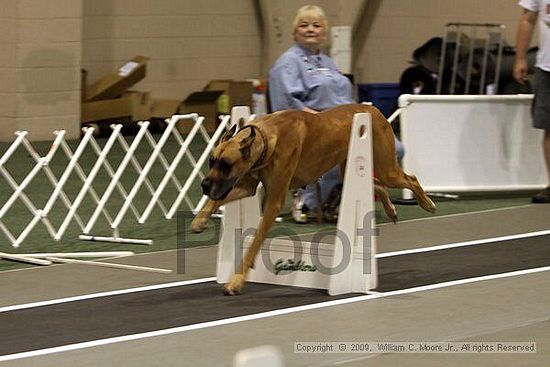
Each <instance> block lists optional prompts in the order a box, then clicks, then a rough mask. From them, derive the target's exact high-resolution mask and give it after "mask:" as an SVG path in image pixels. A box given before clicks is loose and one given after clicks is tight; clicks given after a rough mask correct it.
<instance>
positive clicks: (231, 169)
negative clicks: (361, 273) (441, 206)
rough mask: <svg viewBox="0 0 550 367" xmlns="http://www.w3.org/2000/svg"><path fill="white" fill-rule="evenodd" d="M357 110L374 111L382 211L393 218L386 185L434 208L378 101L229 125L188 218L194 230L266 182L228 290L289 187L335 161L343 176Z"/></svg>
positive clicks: (240, 278) (235, 287)
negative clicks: (406, 165)
mask: <svg viewBox="0 0 550 367" xmlns="http://www.w3.org/2000/svg"><path fill="white" fill-rule="evenodd" d="M360 112H369V113H370V114H371V117H372V134H373V137H372V141H373V154H374V155H373V162H374V170H375V172H376V179H375V192H376V194H377V195H378V196H379V198H380V200H381V201H382V203H383V205H384V210H385V212H386V214H387V215H388V216H389V217H390V218H391V219H392V220H393V221H396V220H397V211H396V209H395V207H394V206H393V204H392V203H391V202H390V199H389V197H388V192H387V191H386V188H385V187H393V188H407V189H410V190H412V191H413V193H414V194H415V196H416V198H417V200H418V202H419V204H420V206H421V207H422V208H424V209H425V210H427V211H430V212H433V211H435V204H434V203H433V201H432V200H431V199H430V198H428V196H427V195H426V193H425V192H424V190H423V189H422V187H421V186H420V184H419V183H418V181H417V179H416V177H414V176H409V175H407V174H405V173H404V172H403V171H402V170H401V168H400V166H399V164H398V163H397V158H396V155H395V142H394V138H393V131H392V129H391V126H390V124H389V123H388V121H387V120H386V119H385V118H384V116H383V115H382V113H380V111H378V109H376V108H375V107H372V106H368V105H362V104H350V105H343V106H339V107H335V108H333V109H330V110H328V111H325V112H321V113H318V114H313V113H308V112H302V111H295V110H287V111H279V112H275V113H272V114H269V115H265V116H262V117H260V118H258V119H256V120H254V121H252V122H251V123H250V124H249V125H247V126H246V127H244V128H242V129H241V130H239V131H238V132H237V133H236V134H235V135H233V134H234V133H235V127H234V128H233V129H232V130H231V131H228V132H227V133H226V134H225V135H224V136H223V137H222V138H221V140H220V143H219V144H218V146H217V147H216V148H215V149H214V151H213V153H212V157H211V159H210V171H209V172H208V175H207V177H206V178H205V179H204V180H203V182H202V188H203V192H204V193H205V194H206V195H208V196H209V197H210V200H208V202H207V204H206V205H205V207H204V208H203V210H202V211H201V212H200V213H198V214H197V216H196V217H195V219H194V220H193V223H192V229H193V231H195V232H200V231H202V230H204V228H205V227H206V223H207V221H208V218H209V217H210V215H211V214H212V213H213V212H214V211H215V210H216V209H217V208H218V207H219V206H220V205H223V204H225V203H227V202H230V201H234V200H238V199H241V198H244V197H247V196H253V195H254V194H255V192H256V188H257V186H258V184H259V183H260V182H262V184H263V186H264V187H265V195H266V196H265V205H264V211H263V217H262V219H261V220H260V224H259V226H258V229H257V231H256V235H255V238H254V240H253V242H252V244H251V246H250V249H249V251H247V253H246V255H245V256H244V259H243V262H242V264H241V268H240V269H238V270H237V272H236V274H234V275H233V277H232V278H231V280H230V282H229V283H227V284H226V285H225V292H226V294H230V295H234V294H237V293H238V292H239V291H240V290H241V289H242V287H243V286H244V283H245V278H246V275H247V273H248V271H249V269H250V268H251V267H253V266H254V259H255V258H256V255H257V254H258V251H259V250H260V247H261V245H262V243H263V241H264V239H265V236H266V234H267V231H268V230H269V228H270V227H271V225H272V224H273V222H274V220H275V218H276V217H277V215H278V214H279V212H280V210H281V208H282V207H283V205H284V203H285V199H286V193H287V191H288V190H289V189H298V188H300V187H302V186H304V185H307V184H309V183H312V182H315V181H316V180H317V179H318V178H319V177H320V176H321V175H323V174H324V173H325V172H327V171H328V170H329V169H330V168H332V167H334V166H335V165H337V164H338V165H340V171H341V174H342V177H344V175H343V172H344V169H345V165H346V159H347V154H348V145H349V139H350V134H351V125H352V121H353V116H354V114H356V113H360Z"/></svg>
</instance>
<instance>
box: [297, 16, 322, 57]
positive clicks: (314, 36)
mask: <svg viewBox="0 0 550 367" xmlns="http://www.w3.org/2000/svg"><path fill="white" fill-rule="evenodd" d="M325 37H326V29H325V27H324V26H323V23H322V22H321V21H319V19H314V18H304V19H302V20H300V22H298V26H297V27H296V30H295V32H294V39H295V40H296V42H298V43H299V44H301V45H302V46H304V47H306V48H309V49H311V50H315V51H316V50H318V49H319V47H320V46H321V43H323V41H324V40H325Z"/></svg>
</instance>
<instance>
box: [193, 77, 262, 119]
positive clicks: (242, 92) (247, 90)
mask: <svg viewBox="0 0 550 367" xmlns="http://www.w3.org/2000/svg"><path fill="white" fill-rule="evenodd" d="M204 90H207V91H214V90H218V91H222V92H223V94H225V95H226V96H227V103H222V104H221V106H220V109H219V111H218V112H219V113H223V114H229V113H230V112H231V107H234V106H249V107H251V106H252V93H253V92H254V87H253V85H252V82H250V81H238V80H211V81H210V82H209V83H208V85H207V86H206V87H205V88H204Z"/></svg>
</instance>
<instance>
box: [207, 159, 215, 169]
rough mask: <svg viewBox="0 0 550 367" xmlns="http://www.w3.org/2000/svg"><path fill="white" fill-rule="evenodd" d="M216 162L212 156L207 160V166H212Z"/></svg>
mask: <svg viewBox="0 0 550 367" xmlns="http://www.w3.org/2000/svg"><path fill="white" fill-rule="evenodd" d="M215 164H216V160H215V159H214V158H212V157H210V159H209V160H208V167H210V168H212V167H214V165H215Z"/></svg>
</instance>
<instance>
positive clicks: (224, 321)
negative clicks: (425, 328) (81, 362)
mask: <svg viewBox="0 0 550 367" xmlns="http://www.w3.org/2000/svg"><path fill="white" fill-rule="evenodd" d="M544 271H550V266H545V267H541V268H534V269H527V270H518V271H513V272H508V273H501V274H493V275H485V276H481V277H475V278H469V279H460V280H453V281H450V282H443V283H438V284H430V285H426V286H421V287H414V288H408V289H400V290H397V291H391V292H385V293H377V294H369V295H364V296H357V297H351V298H344V299H338V300H334V301H328V302H320V303H314V304H311V305H304V306H296V307H290V308H285V309H280V310H273V311H267V312H261V313H257V314H252V315H245V316H238V317H231V318H227V319H222V320H216V321H208V322H202V323H199V324H193V325H186V326H180V327H175V328H169V329H163V330H155V331H150V332H146V333H139V334H131V335H123V336H118V337H114V338H106V339H98V340H91V341H87V342H83V343H75V344H68V345H63V346H59V347H54V348H46V349H39V350H33V351H29V352H21V353H14V354H6V355H3V356H0V362H5V361H12V360H16V359H23V358H30V357H38V356H43V355H48V354H53V353H61V352H68V351H73V350H78V349H85V348H92V347H98V346H102V345H108V344H114V343H121V342H127V341H132V340H138V339H145V338H152V337H157V336H163V335H169V334H176V333H182V332H187V331H193V330H199V329H206V328H211V327H217V326H223V325H229V324H235V323H239V322H245V321H252V320H258V319H263V318H268V317H274V316H281V315H287V314H291V313H295V312H302V311H309V310H315V309H320V308H325V307H332V306H338V305H345V304H350V303H355V302H362V301H368V300H372V299H377V298H385V297H391V296H398V295H403V294H410V293H416V292H423V291H427V290H433V289H440V288H446V287H452V286H457V285H463V284H469V283H475V282H481V281H486V280H493V279H502V278H509V277H515V276H520V275H526V274H534V273H540V272H544Z"/></svg>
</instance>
